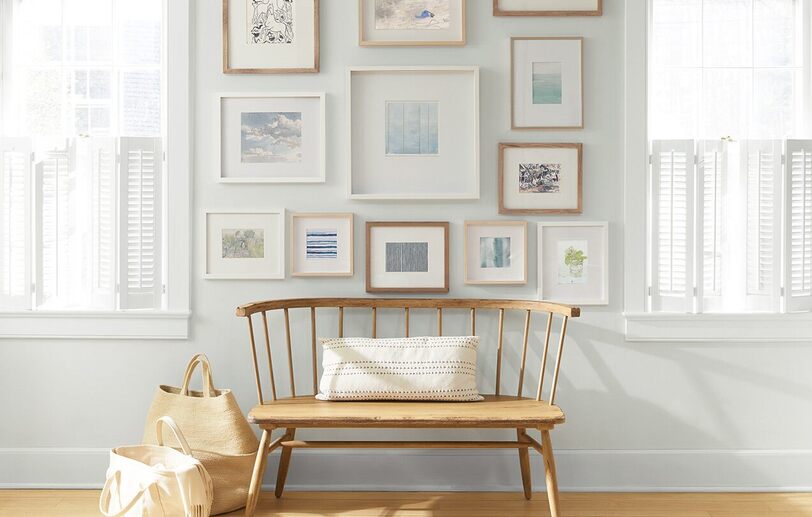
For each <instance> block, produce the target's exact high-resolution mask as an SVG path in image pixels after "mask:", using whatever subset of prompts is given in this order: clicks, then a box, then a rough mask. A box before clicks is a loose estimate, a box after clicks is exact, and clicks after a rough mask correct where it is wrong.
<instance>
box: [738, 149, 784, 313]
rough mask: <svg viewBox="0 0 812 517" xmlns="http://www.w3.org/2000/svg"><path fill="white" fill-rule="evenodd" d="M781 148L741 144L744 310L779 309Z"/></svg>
mask: <svg viewBox="0 0 812 517" xmlns="http://www.w3.org/2000/svg"><path fill="white" fill-rule="evenodd" d="M781 156H782V145H781V142H780V141H777V140H749V141H744V142H742V143H741V158H740V160H741V161H740V166H741V168H742V173H743V174H744V177H745V178H746V184H747V221H746V225H747V230H746V262H747V264H746V267H745V268H746V304H747V306H746V309H747V310H748V311H775V312H777V311H778V310H779V302H780V295H781V262H780V257H781V198H782V196H781V192H782V191H781V184H782V181H781V178H782V165H781Z"/></svg>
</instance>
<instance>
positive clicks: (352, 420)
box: [237, 298, 580, 517]
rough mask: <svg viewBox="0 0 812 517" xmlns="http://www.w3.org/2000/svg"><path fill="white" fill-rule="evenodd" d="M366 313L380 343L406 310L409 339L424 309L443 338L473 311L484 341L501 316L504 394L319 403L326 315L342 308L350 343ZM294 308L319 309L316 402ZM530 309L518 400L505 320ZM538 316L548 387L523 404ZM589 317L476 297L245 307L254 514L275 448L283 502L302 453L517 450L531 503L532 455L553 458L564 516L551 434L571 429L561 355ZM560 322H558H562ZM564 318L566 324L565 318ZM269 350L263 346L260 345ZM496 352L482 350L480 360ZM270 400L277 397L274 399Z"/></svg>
mask: <svg viewBox="0 0 812 517" xmlns="http://www.w3.org/2000/svg"><path fill="white" fill-rule="evenodd" d="M348 308H351V309H356V308H364V309H369V311H370V313H371V324H370V327H371V332H370V333H369V334H370V335H371V337H377V335H378V331H377V329H378V311H379V309H398V310H401V311H404V320H405V329H404V330H405V332H404V335H405V336H406V337H408V336H409V331H410V315H411V311H413V310H416V309H429V310H433V311H436V321H437V334H438V335H442V334H443V311H444V310H454V309H456V310H460V309H462V310H466V311H468V312H469V316H468V317H469V318H470V327H469V328H468V329H466V330H470V334H471V335H476V326H477V313H478V312H479V311H485V310H489V311H496V313H497V314H498V331H497V332H498V334H497V335H498V337H497V344H496V382H495V393H494V394H493V395H486V396H485V400H484V401H482V402H372V401H370V402H325V401H319V400H316V398H315V394H316V393H317V392H318V382H319V364H318V354H317V339H318V337H334V336H330V335H328V336H318V335H317V331H316V328H317V327H316V312H317V311H316V310H317V309H337V311H338V314H337V316H338V329H337V335H338V337H344V313H345V309H348ZM294 309H309V312H310V332H309V338H310V348H311V349H310V355H311V360H310V363H311V364H310V366H311V367H312V371H311V372H310V374H311V375H312V394H308V395H297V394H296V384H295V376H294V368H293V340H292V338H291V330H290V328H291V316H290V313H291V311H292V310H294ZM274 311H281V312H282V313H283V317H284V331H285V332H284V333H285V341H284V345H285V347H286V351H287V366H288V372H287V374H288V377H289V380H290V385H289V388H290V396H289V397H285V398H283V397H278V396H277V389H276V381H275V377H274V366H273V364H274V363H273V355H272V353H271V349H272V346H271V337H270V336H271V332H270V325H269V318H268V313H269V312H274ZM506 311H520V312H522V313H524V332H523V338H522V343H521V360H520V366H519V371H518V388H517V390H516V396H510V395H504V394H502V393H501V384H502V351H503V345H504V343H503V341H504V340H503V335H504V329H505V312H506ZM533 313H542V314H544V315H545V316H546V318H545V320H546V327H545V330H544V339H543V342H542V347H541V358H540V359H541V360H540V363H541V364H540V366H539V369H538V371H539V379H538V386H537V387H536V393H535V396H534V397H533V398H525V397H523V396H522V395H523V389H524V376H525V375H524V374H525V366H526V359H527V350H528V346H529V345H528V342H529V338H530V335H531V321H532V315H533ZM254 315H257V316H258V317H259V319H260V320H261V328H260V329H259V330H257V329H255V325H254V317H253V316H254ZM579 315H580V310H579V309H578V308H577V307H569V306H566V305H559V304H554V303H548V302H540V301H527V300H474V299H444V298H439V299H434V298H432V299H425V298H407V299H391V298H302V299H290V300H270V301H264V302H255V303H249V304H246V305H241V306H240V307H238V308H237V316H240V317H244V318H246V320H247V321H248V332H249V342H250V344H251V358H252V365H253V371H254V379H255V381H256V389H257V398H258V399H259V405H257V406H255V407H254V408H253V409H251V411H250V412H249V414H248V420H249V421H250V422H251V423H255V424H257V425H259V427H260V428H261V429H262V438H261V440H260V446H259V450H258V451H257V459H256V461H255V463H254V472H253V475H252V477H251V485H250V487H249V491H248V500H247V501H246V508H245V514H246V515H249V516H250V515H253V514H254V510H255V508H256V504H257V500H258V499H259V493H260V487H261V483H262V478H263V475H264V472H265V465H266V462H267V457H268V455H269V454H270V453H271V452H272V451H274V450H275V449H278V448H281V449H282V455H281V458H280V460H279V471H278V473H277V477H276V490H275V493H276V497H281V496H282V491H283V490H284V487H285V478H286V477H287V472H288V466H289V465H290V457H291V453H292V452H293V449H295V448H415V449H416V448H419V449H440V448H454V449H458V448H488V449H496V448H513V449H517V450H518V452H519V467H520V469H521V474H522V484H523V487H524V496H525V497H526V498H527V499H530V497H531V496H532V484H531V479H530V455H529V449H534V450H536V451H538V452H539V453H541V455H542V457H543V459H544V467H545V477H546V481H547V498H548V501H549V504H550V513H551V514H552V515H553V516H554V517H555V516H558V515H559V509H558V484H557V480H556V473H555V461H554V459H553V448H552V443H551V441H550V430H551V429H552V428H553V427H554V426H555V425H556V424H560V423H563V422H564V413H563V412H562V411H561V409H560V408H559V407H558V406H556V405H555V395H556V387H557V385H558V376H559V371H560V368H561V354H562V351H563V347H564V338H565V335H566V331H567V321H568V320H569V318H575V317H578V316H579ZM556 316H558V317H556ZM559 317H560V318H559ZM554 319H560V320H561V327H560V332H559V335H558V346H557V350H556V355H555V362H554V364H553V365H552V375H551V377H552V378H551V379H550V376H547V378H548V379H550V381H549V385H550V386H549V388H548V390H547V391H548V397H547V399H544V398H543V397H542V394H543V392H544V391H545V390H544V388H545V382H544V381H545V370H546V369H547V359H548V356H551V354H550V353H548V352H549V348H550V347H549V344H550V334H551V332H552V328H553V320H554ZM256 333H259V334H261V336H262V337H263V338H264V339H261V340H257V339H256V336H255V334H256ZM258 342H259V343H260V345H259V346H258V345H257V343H258ZM262 352H264V355H265V365H261V363H260V362H259V360H258V356H260V358H261V356H262ZM487 353H488V350H487V349H486V348H485V347H484V346H483V345H480V348H479V354H480V356H482V355H485V354H487ZM266 366H267V384H268V385H269V387H270V390H271V397H270V400H267V399H266V398H265V397H264V396H263V382H262V381H263V377H264V374H260V371H261V370H263V371H264V369H265V367H266ZM266 393H267V392H266ZM300 428H503V429H515V430H516V440H515V441H397V442H393V441H310V440H296V439H295V434H296V430H297V429H300ZM276 429H280V430H283V434H282V435H281V436H279V437H278V438H276V439H272V437H271V433H272V432H273V431H274V430H276ZM528 429H535V430H538V431H540V433H541V439H540V440H536V439H534V438H532V437H531V436H530V435H528V434H527V430H528Z"/></svg>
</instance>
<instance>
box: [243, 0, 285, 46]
mask: <svg viewBox="0 0 812 517" xmlns="http://www.w3.org/2000/svg"><path fill="white" fill-rule="evenodd" d="M244 1H245V3H246V8H247V9H248V13H247V14H248V16H247V19H248V43H249V44H252V45H263V44H279V43H293V0H244Z"/></svg>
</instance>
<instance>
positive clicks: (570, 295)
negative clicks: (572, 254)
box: [536, 221, 610, 305]
mask: <svg viewBox="0 0 812 517" xmlns="http://www.w3.org/2000/svg"><path fill="white" fill-rule="evenodd" d="M559 229H563V231H565V232H566V238H567V240H568V241H569V242H573V243H576V242H581V243H584V245H585V246H587V247H586V248H584V250H583V251H584V252H585V254H586V257H584V259H586V261H587V262H586V265H584V263H583V260H582V263H581V271H582V273H581V278H580V279H579V281H570V282H567V281H562V280H561V279H560V278H561V277H560V273H559V272H557V271H556V270H559V269H560V268H561V266H562V265H561V264H560V263H559V260H558V259H559V258H560V257H559V253H560V251H561V250H560V249H553V247H552V246H546V244H548V243H547V242H546V237H545V232H546V231H549V230H553V231H555V230H559ZM587 232H593V233H592V234H590V233H587ZM590 238H591V239H593V246H588V241H589V239H590ZM596 239H597V240H599V241H600V242H599V243H598V244H599V248H598V251H597V253H596V250H595V246H594V244H595V243H596ZM536 244H537V247H538V299H539V300H545V299H548V300H549V299H555V300H556V302H557V303H565V304H570V305H608V304H609V249H610V246H609V223H608V222H605V221H562V222H540V223H538V241H537V243H536ZM558 248H561V246H558ZM570 249H572V248H568V249H567V252H569V250H570ZM576 249H578V248H577V247H576ZM596 254H597V257H596ZM582 255H583V253H582ZM593 262H595V263H594V264H593ZM569 267H573V266H572V265H570V266H569ZM596 274H598V275H599V278H598V280H597V281H595V280H594V276H595V275H596ZM545 278H546V279H547V280H548V281H547V282H545ZM597 291H600V292H599V293H597V294H595V293H594V292H597Z"/></svg>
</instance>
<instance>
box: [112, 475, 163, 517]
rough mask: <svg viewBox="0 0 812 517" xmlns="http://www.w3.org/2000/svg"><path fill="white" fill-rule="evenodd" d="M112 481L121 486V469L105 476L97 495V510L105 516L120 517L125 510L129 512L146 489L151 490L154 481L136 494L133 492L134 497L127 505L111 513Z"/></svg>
mask: <svg viewBox="0 0 812 517" xmlns="http://www.w3.org/2000/svg"><path fill="white" fill-rule="evenodd" d="M113 481H115V482H116V483H118V485H119V486H121V471H120V470H117V471H115V473H114V474H113V475H112V476H110V477H108V478H107V481H105V482H104V488H103V489H102V493H101V495H100V496H99V512H101V514H102V515H104V516H105V517H121V516H123V515H125V514H126V513H127V512H129V511H130V510H132V509H133V507H134V506H135V504H136V503H137V502H138V501H139V500H140V499H141V498H142V497H144V494H146V493H147V490H152V488H153V487H154V486H155V481H153V482H152V483H150V484H149V485H147V486H145V487H144V488H142V489H141V490H140V491H139V492H138V493H137V494H135V497H133V498H132V501H130V502H129V503H127V505H126V506H124V508H122V509H121V510H119V511H118V512H117V513H111V512H110V488H111V487H112V486H113Z"/></svg>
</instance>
